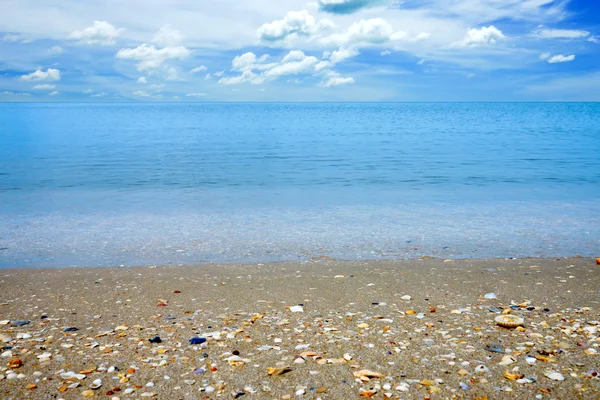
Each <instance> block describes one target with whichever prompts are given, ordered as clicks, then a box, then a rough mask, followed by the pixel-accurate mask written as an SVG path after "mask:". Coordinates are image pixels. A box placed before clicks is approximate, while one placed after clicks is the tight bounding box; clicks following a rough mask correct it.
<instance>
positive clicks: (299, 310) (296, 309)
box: [290, 306, 304, 312]
mask: <svg viewBox="0 0 600 400" xmlns="http://www.w3.org/2000/svg"><path fill="white" fill-rule="evenodd" d="M290 311H291V312H304V308H302V306H293V307H290Z"/></svg>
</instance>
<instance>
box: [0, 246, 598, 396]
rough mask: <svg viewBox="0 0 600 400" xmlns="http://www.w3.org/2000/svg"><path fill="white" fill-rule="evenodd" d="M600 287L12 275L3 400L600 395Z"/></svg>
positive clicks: (572, 269) (485, 269)
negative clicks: (501, 321) (502, 320)
mask: <svg viewBox="0 0 600 400" xmlns="http://www.w3.org/2000/svg"><path fill="white" fill-rule="evenodd" d="M599 288H600V266H597V265H596V262H595V260H593V259H589V258H572V259H566V258H561V259H520V260H454V261H452V260H439V259H418V260H409V261H368V262H367V261H334V260H326V259H323V260H312V261H310V262H305V263H278V264H264V265H263V264H253V265H223V266H221V265H197V266H157V267H137V268H130V267H123V268H96V269H92V268H88V269H78V268H77V269H75V268H74V269H33V270H24V269H20V270H17V269H14V270H10V269H8V270H0V335H2V336H1V339H2V341H3V343H0V345H1V346H3V347H4V349H3V350H2V351H1V353H2V354H1V356H2V357H1V358H0V397H1V398H2V399H23V398H28V399H29V398H35V399H57V398H58V399H60V398H63V399H80V398H82V397H99V398H107V399H111V398H120V399H127V398H160V399H199V398H226V399H227V398H236V397H237V398H256V399H285V398H306V399H316V398H321V399H351V398H359V397H361V396H362V397H373V398H379V399H383V398H386V397H387V398H400V399H424V398H431V399H451V398H463V399H475V398H479V399H485V398H486V396H487V398H488V399H505V398H506V399H514V398H518V399H593V398H600V379H599V378H598V376H597V374H596V372H595V371H599V370H600V358H599V357H600V356H599V354H598V352H599V351H600V348H599V347H600V334H599V330H600V326H599V322H598V321H599V320H600V313H599V310H600V296H599V295H598V294H599V293H598V289H599ZM489 293H494V294H496V295H497V299H486V298H485V297H484V296H485V295H486V294H489ZM407 296H410V300H408V299H409V297H407ZM488 297H493V296H491V295H488ZM511 304H512V308H511ZM298 306H300V307H298ZM292 307H293V308H292ZM300 309H301V310H302V311H301V312H293V311H297V310H300ZM502 313H510V314H511V315H516V316H520V317H522V318H523V319H524V325H523V326H522V327H518V328H516V329H507V328H503V327H499V326H498V325H497V324H496V323H495V321H494V319H495V318H496V317H497V316H499V315H503V314H502ZM19 320H23V321H22V322H21V323H24V322H26V321H30V322H29V323H27V324H25V325H22V326H13V325H18V324H19V322H18V321H19ZM69 328H71V329H69ZM157 336H158V337H160V340H161V343H150V341H149V339H150V338H155V337H157ZM191 338H201V340H198V341H199V342H202V341H204V339H206V341H205V342H204V343H202V344H197V345H190V342H189V341H190V339H191ZM20 364H22V365H20ZM13 367H14V368H13ZM285 367H289V369H290V371H289V372H286V373H283V374H281V375H277V373H280V372H284V371H286V369H284V368H285ZM268 368H274V369H275V372H274V371H273V370H269V371H268V370H267V369H268ZM365 370H367V371H370V372H365ZM268 372H271V373H273V375H269V373H268ZM98 380H101V381H98ZM94 382H95V383H94ZM98 385H100V386H99V387H97V388H96V389H90V386H93V387H96V386H98Z"/></svg>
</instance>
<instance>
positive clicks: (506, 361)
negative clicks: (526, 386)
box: [499, 355, 520, 379]
mask: <svg viewBox="0 0 600 400" xmlns="http://www.w3.org/2000/svg"><path fill="white" fill-rule="evenodd" d="M516 361H517V360H516V359H515V358H514V357H513V356H509V355H506V356H504V357H502V361H500V363H499V364H500V365H510V364H512V363H514V362H516ZM517 379H520V378H517Z"/></svg>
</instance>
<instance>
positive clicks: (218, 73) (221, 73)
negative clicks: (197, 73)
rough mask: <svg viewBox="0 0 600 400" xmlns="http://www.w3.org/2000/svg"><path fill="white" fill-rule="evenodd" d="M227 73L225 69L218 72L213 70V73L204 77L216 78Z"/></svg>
mask: <svg viewBox="0 0 600 400" xmlns="http://www.w3.org/2000/svg"><path fill="white" fill-rule="evenodd" d="M224 74H225V71H217V72H213V73H212V74H206V76H205V77H204V79H205V80H209V79H212V78H213V77H214V78H220V77H221V76H223V75H224Z"/></svg>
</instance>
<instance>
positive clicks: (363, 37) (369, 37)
mask: <svg viewBox="0 0 600 400" xmlns="http://www.w3.org/2000/svg"><path fill="white" fill-rule="evenodd" d="M425 37H428V34H420V35H419V36H417V37H414V38H411V37H409V35H408V34H407V33H406V32H404V31H396V30H394V28H393V27H392V25H391V24H390V23H389V22H388V21H386V20H385V19H383V18H371V19H362V20H360V21H358V22H355V23H353V24H352V25H351V26H350V27H349V28H348V30H347V31H346V32H344V33H337V34H333V35H330V36H328V37H325V38H323V39H321V43H322V44H324V45H326V46H327V45H335V46H352V47H358V46H368V45H380V44H386V43H388V42H391V41H398V40H412V41H414V40H421V39H422V38H425Z"/></svg>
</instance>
